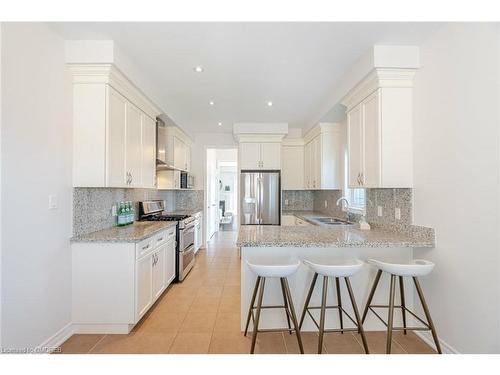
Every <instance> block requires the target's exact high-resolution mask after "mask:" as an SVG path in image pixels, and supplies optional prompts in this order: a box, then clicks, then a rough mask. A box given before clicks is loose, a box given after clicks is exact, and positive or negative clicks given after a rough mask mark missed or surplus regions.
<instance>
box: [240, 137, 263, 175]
mask: <svg viewBox="0 0 500 375" xmlns="http://www.w3.org/2000/svg"><path fill="white" fill-rule="evenodd" d="M260 161H261V158H260V143H253V142H242V143H240V168H241V169H243V170H245V169H260Z"/></svg>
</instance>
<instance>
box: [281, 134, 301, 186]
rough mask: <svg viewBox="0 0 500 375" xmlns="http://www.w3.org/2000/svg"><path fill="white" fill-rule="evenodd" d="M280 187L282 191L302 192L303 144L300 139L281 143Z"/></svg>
mask: <svg viewBox="0 0 500 375" xmlns="http://www.w3.org/2000/svg"><path fill="white" fill-rule="evenodd" d="M281 150H282V151H281V152H282V159H283V161H282V165H281V187H282V189H283V190H303V189H304V187H305V185H304V170H305V168H304V164H305V163H306V159H305V157H304V156H305V155H304V142H303V140H302V139H297V140H293V141H291V140H287V139H285V140H284V141H283V147H282V149H281Z"/></svg>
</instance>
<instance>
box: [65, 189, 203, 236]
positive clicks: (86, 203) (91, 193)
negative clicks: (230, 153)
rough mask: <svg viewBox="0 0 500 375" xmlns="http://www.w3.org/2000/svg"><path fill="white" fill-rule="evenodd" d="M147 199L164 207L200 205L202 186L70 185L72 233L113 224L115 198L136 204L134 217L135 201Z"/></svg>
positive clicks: (195, 208) (201, 203)
mask: <svg viewBox="0 0 500 375" xmlns="http://www.w3.org/2000/svg"><path fill="white" fill-rule="evenodd" d="M150 199H162V200H164V201H165V205H166V207H165V208H166V210H167V211H175V210H189V211H191V210H197V209H199V210H200V211H201V210H202V209H203V190H189V191H174V190H168V191H160V190H156V189H111V188H74V189H73V235H75V236H77V235H81V234H85V233H90V232H95V231H97V230H101V229H106V228H110V227H112V226H114V225H115V224H116V217H115V216H112V214H111V209H112V206H113V205H115V204H116V203H118V202H123V201H132V202H134V204H135V215H136V217H135V219H137V218H138V217H137V216H138V211H139V210H138V202H139V201H144V200H150Z"/></svg>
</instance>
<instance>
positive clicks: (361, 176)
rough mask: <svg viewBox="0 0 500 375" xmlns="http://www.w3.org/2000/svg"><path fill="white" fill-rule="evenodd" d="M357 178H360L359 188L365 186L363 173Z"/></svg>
mask: <svg viewBox="0 0 500 375" xmlns="http://www.w3.org/2000/svg"><path fill="white" fill-rule="evenodd" d="M359 177H360V181H361V186H363V185H364V184H365V176H364V174H363V173H361V175H360V176H359Z"/></svg>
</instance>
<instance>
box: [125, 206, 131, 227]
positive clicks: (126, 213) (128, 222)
mask: <svg viewBox="0 0 500 375" xmlns="http://www.w3.org/2000/svg"><path fill="white" fill-rule="evenodd" d="M127 224H130V202H125V225H127Z"/></svg>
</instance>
